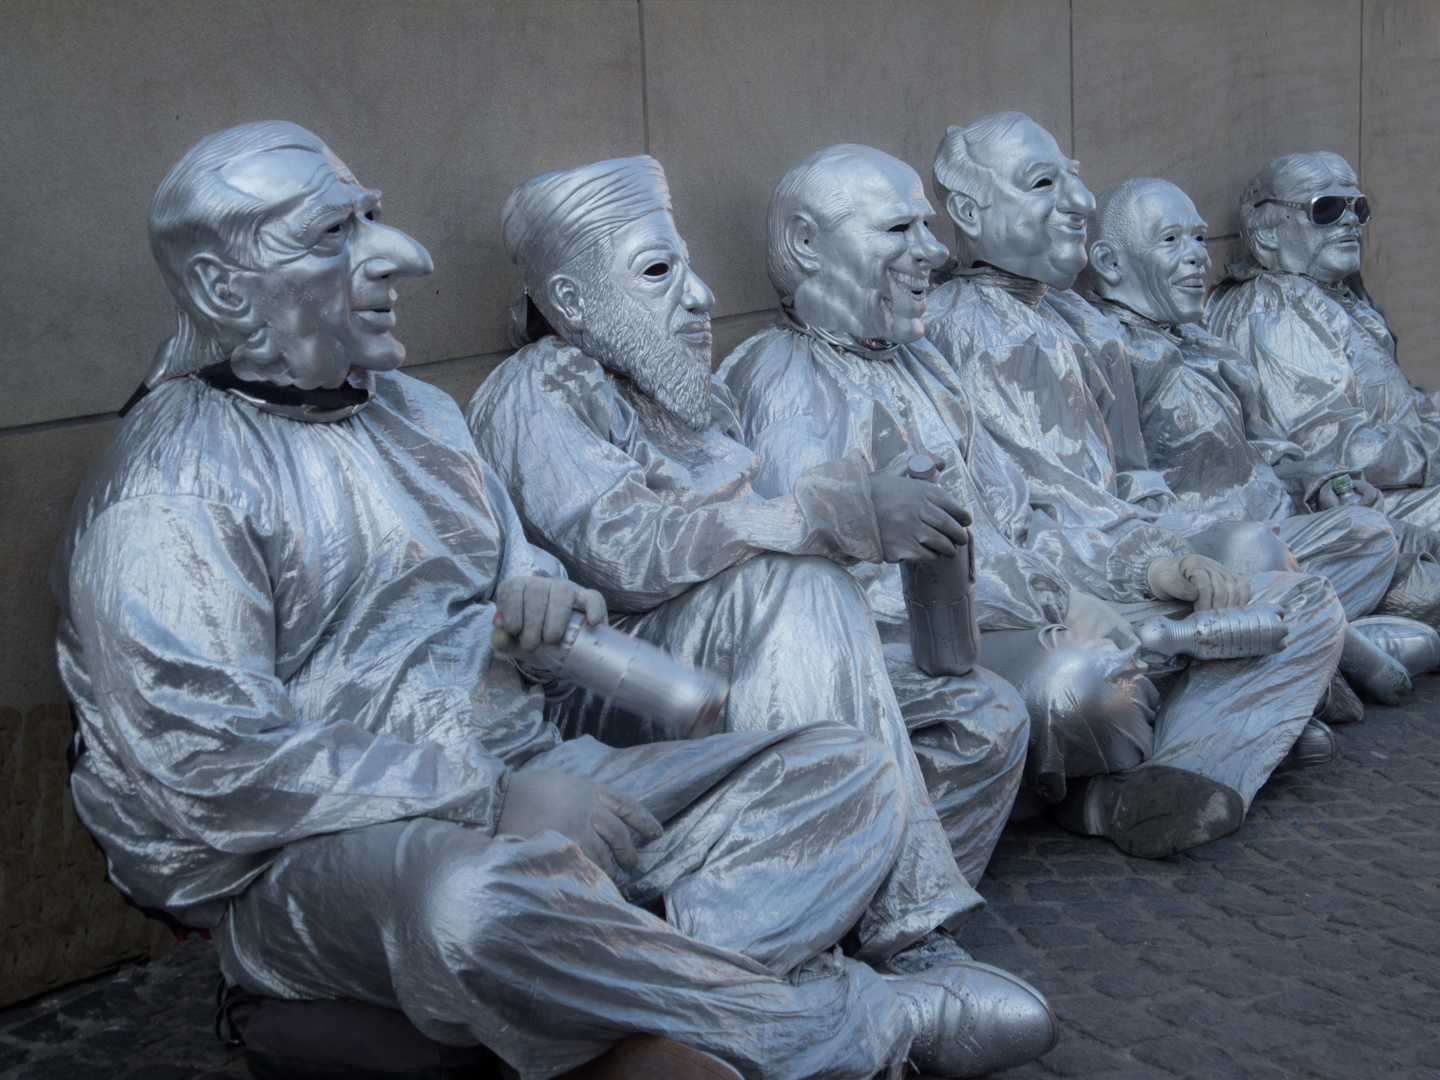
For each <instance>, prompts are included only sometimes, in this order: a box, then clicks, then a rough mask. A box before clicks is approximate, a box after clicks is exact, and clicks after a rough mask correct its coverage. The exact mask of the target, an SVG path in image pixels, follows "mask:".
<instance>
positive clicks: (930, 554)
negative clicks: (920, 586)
mask: <svg viewBox="0 0 1440 1080" xmlns="http://www.w3.org/2000/svg"><path fill="white" fill-rule="evenodd" d="M905 472H906V463H905V462H904V461H902V462H900V463H899V464H898V465H895V466H892V467H891V468H889V469H877V470H876V471H875V472H872V473H871V474H870V505H871V506H872V507H874V509H875V520H876V521H877V522H878V523H879V525H880V545H881V547H882V548H883V549H884V552H885V561H886V562H899V561H900V560H901V559H918V560H926V559H937V558H941V557H943V556H946V555H954V554H955V545H956V544H963V543H965V542H966V540H967V539H968V538H967V536H966V533H965V526H966V525H969V524H970V520H971V519H970V511H969V510H966V509H965V508H964V507H963V506H961V505H960V504H959V503H958V502H956V501H955V500H954V499H952V498H951V497H950V496H949V495H947V494H946V493H945V491H944V489H943V488H941V487H940V485H939V484H936V483H933V482H932V481H929V480H915V479H913V478H912V477H909V476H907V475H906V474H905Z"/></svg>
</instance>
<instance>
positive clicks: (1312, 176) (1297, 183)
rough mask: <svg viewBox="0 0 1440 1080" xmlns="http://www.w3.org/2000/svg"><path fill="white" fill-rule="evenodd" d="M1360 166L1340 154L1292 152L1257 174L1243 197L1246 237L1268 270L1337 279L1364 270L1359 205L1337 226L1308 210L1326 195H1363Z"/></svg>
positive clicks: (1242, 232)
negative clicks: (1317, 220)
mask: <svg viewBox="0 0 1440 1080" xmlns="http://www.w3.org/2000/svg"><path fill="white" fill-rule="evenodd" d="M1357 183H1358V180H1357V178H1356V175H1355V170H1354V169H1352V168H1351V167H1350V163H1349V162H1347V161H1346V160H1345V159H1344V158H1343V157H1341V156H1340V155H1339V154H1332V153H1330V152H1328V151H1323V150H1322V151H1318V152H1315V153H1310V154H1286V155H1285V156H1283V157H1278V158H1276V159H1275V160H1274V161H1272V162H1270V164H1268V165H1266V166H1265V168H1263V169H1261V170H1260V171H1259V172H1258V173H1256V174H1255V177H1254V179H1252V180H1251V181H1250V183H1248V184H1246V185H1245V190H1244V191H1243V192H1242V193H1241V195H1240V235H1241V236H1242V237H1243V238H1244V240H1245V244H1246V246H1247V247H1248V248H1249V249H1250V255H1251V256H1252V257H1253V258H1254V259H1255V261H1256V262H1258V263H1259V264H1260V265H1261V266H1263V267H1264V268H1265V269H1267V270H1274V271H1279V272H1281V273H1287V274H1304V275H1306V276H1307V277H1312V278H1314V279H1315V280H1317V281H1324V282H1335V281H1339V280H1341V279H1342V278H1344V277H1347V276H1348V275H1350V274H1354V273H1358V272H1359V270H1360V258H1361V236H1362V233H1363V227H1362V225H1361V223H1360V219H1359V218H1358V217H1356V216H1355V212H1354V210H1353V209H1347V210H1346V211H1345V213H1344V214H1343V215H1342V216H1341V217H1340V219H1339V220H1338V221H1336V222H1334V223H1333V224H1331V225H1316V224H1314V223H1313V222H1312V221H1311V220H1310V218H1309V217H1308V215H1307V214H1306V212H1305V210H1303V209H1301V208H1300V207H1299V206H1294V205H1290V206H1286V205H1283V204H1284V203H1292V204H1295V203H1298V204H1301V205H1304V204H1308V203H1309V202H1310V200H1312V199H1314V198H1316V197H1317V196H1320V195H1340V196H1343V197H1346V198H1349V199H1355V198H1358V197H1359V196H1360V189H1359V187H1357V186H1356V185H1357Z"/></svg>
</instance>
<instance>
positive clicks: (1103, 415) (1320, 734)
mask: <svg viewBox="0 0 1440 1080" xmlns="http://www.w3.org/2000/svg"><path fill="white" fill-rule="evenodd" d="M935 177H936V190H937V191H938V192H939V193H941V194H942V195H943V196H944V198H945V206H946V210H947V211H948V213H949V216H950V218H951V220H952V221H953V222H954V223H955V229H956V243H957V251H956V258H955V263H956V268H955V269H954V270H953V274H954V276H953V278H952V280H950V281H949V282H947V283H946V284H944V285H942V286H940V287H939V288H938V289H936V290H935V291H934V292H933V293H932V294H931V296H930V302H929V308H928V310H927V312H926V316H925V327H926V331H927V333H928V335H929V337H930V340H931V341H932V342H933V343H934V344H935V346H936V348H937V349H938V350H939V351H940V352H941V353H943V354H944V356H945V358H946V360H947V361H948V364H947V366H948V368H949V370H950V371H951V372H952V373H953V374H954V376H955V377H956V378H958V380H959V381H960V384H961V385H962V386H963V387H964V389H965V390H966V391H967V393H968V394H969V396H970V401H971V404H972V405H973V406H974V409H975V412H976V415H977V418H978V420H979V423H980V424H982V425H983V426H984V427H985V428H986V430H987V431H988V432H989V434H990V435H991V437H992V440H993V444H994V445H995V446H997V447H998V449H999V451H1000V453H999V459H998V460H997V461H995V462H984V463H979V464H976V463H974V462H972V467H975V468H976V471H977V473H978V479H979V481H980V488H981V490H982V491H983V492H985V493H986V494H989V493H990V492H991V490H992V488H993V486H994V485H993V484H992V483H991V481H990V479H989V475H988V473H989V471H990V470H1014V471H1016V472H1018V473H1019V475H1020V476H1021V477H1022V478H1023V481H1024V483H1025V485H1026V486H1027V488H1028V494H1027V502H1026V504H1024V505H1019V506H1014V507H1011V506H1003V505H998V504H993V503H992V505H991V510H992V512H993V513H995V514H997V515H998V516H1001V518H1002V520H1001V523H1000V524H1001V527H1002V529H1004V530H1005V532H1006V534H1007V535H1009V536H1010V537H1011V539H1013V540H1015V541H1016V542H1017V543H1020V544H1023V545H1024V546H1025V547H1027V548H1029V549H1032V550H1038V551H1044V552H1047V553H1049V554H1050V556H1051V557H1052V558H1053V560H1054V561H1055V563H1056V565H1057V566H1058V568H1059V569H1060V570H1061V572H1063V573H1064V574H1065V575H1066V577H1067V579H1068V580H1070V581H1071V582H1073V583H1075V584H1076V585H1078V586H1080V587H1082V588H1084V589H1086V590H1087V591H1090V592H1093V593H1094V594H1095V595H1097V596H1099V597H1100V598H1101V599H1102V600H1104V601H1107V602H1110V603H1113V604H1122V605H1130V606H1129V607H1128V608H1127V614H1128V615H1129V616H1130V617H1131V618H1132V619H1133V618H1135V617H1137V616H1139V615H1142V614H1144V613H1146V612H1147V610H1153V608H1154V607H1155V604H1156V602H1161V603H1164V604H1169V605H1171V607H1172V610H1173V609H1174V608H1175V607H1176V606H1179V607H1180V609H1181V610H1184V609H1185V607H1184V606H1185V605H1188V604H1189V603H1191V602H1193V603H1194V605H1195V607H1196V608H1197V609H1200V608H1211V607H1224V606H1227V605H1237V604H1239V605H1243V604H1245V603H1247V601H1253V602H1256V603H1271V604H1277V605H1279V606H1280V607H1282V608H1283V609H1284V611H1285V613H1286V625H1288V626H1289V628H1290V633H1289V638H1288V640H1287V643H1286V645H1285V648H1284V650H1283V651H1281V652H1278V653H1274V654H1272V655H1268V656H1260V657H1251V658H1244V659H1228V660H1210V661H1203V662H1199V661H1197V662H1194V663H1191V664H1189V665H1188V667H1186V668H1185V669H1184V670H1183V672H1170V673H1168V674H1167V673H1166V672H1165V671H1164V670H1163V669H1157V670H1156V672H1155V675H1156V677H1159V676H1161V675H1167V677H1166V679H1165V681H1166V682H1167V683H1168V688H1167V691H1166V693H1165V700H1164V702H1163V703H1162V705H1161V706H1160V710H1159V713H1158V716H1157V719H1156V724H1155V748H1154V753H1153V755H1152V756H1151V757H1150V758H1149V759H1148V760H1147V761H1146V763H1145V766H1144V767H1142V768H1140V769H1137V770H1135V771H1134V772H1131V773H1129V774H1128V775H1127V776H1126V777H1121V778H1109V777H1102V778H1098V779H1097V780H1095V781H1092V783H1091V784H1090V785H1089V790H1088V791H1085V792H1083V793H1082V794H1081V802H1080V803H1079V804H1078V805H1077V806H1075V807H1074V809H1075V811H1076V813H1075V814H1074V815H1072V816H1071V817H1069V818H1063V817H1062V823H1066V822H1067V821H1068V823H1069V824H1070V825H1071V826H1072V827H1074V828H1077V829H1080V830H1083V831H1103V823H1102V822H1101V821H1100V820H1098V818H1099V817H1101V816H1103V815H1097V814H1096V813H1095V809H1096V808H1097V807H1099V808H1103V807H1104V806H1105V805H1106V804H1107V802H1108V800H1110V799H1112V798H1113V797H1114V796H1113V794H1111V792H1113V791H1114V790H1115V789H1116V788H1118V789H1119V790H1120V791H1123V790H1124V788H1125V787H1126V786H1127V785H1128V784H1130V783H1134V782H1136V781H1137V780H1142V779H1143V778H1144V777H1145V776H1146V773H1147V772H1148V771H1149V770H1152V769H1154V768H1155V767H1157V766H1167V767H1169V768H1171V769H1179V770H1183V771H1185V772H1187V773H1192V774H1194V775H1196V776H1198V777H1203V778H1208V780H1209V782H1211V783H1213V784H1215V785H1216V786H1217V787H1221V788H1224V789H1225V790H1226V791H1228V792H1229V793H1230V794H1231V795H1232V796H1233V798H1234V801H1233V802H1232V803H1230V804H1229V805H1230V806H1231V807H1232V811H1233V812H1232V815H1231V816H1228V817H1227V816H1226V815H1223V814H1220V815H1216V817H1215V818H1214V819H1213V820H1215V821H1216V822H1217V824H1216V825H1215V828H1218V829H1226V830H1228V829H1233V828H1237V827H1238V826H1239V824H1240V820H1241V817H1242V815H1243V811H1244V809H1246V808H1248V806H1249V804H1250V800H1251V798H1252V797H1253V796H1254V794H1255V792H1256V790H1258V788H1259V787H1260V785H1261V784H1263V783H1264V782H1265V779H1266V778H1267V777H1268V776H1269V775H1270V773H1271V772H1272V771H1273V770H1274V769H1275V768H1276V767H1277V766H1278V765H1280V764H1281V763H1282V762H1284V761H1286V759H1287V755H1288V754H1290V753H1291V751H1292V749H1295V748H1296V747H1297V741H1298V752H1299V761H1300V762H1306V763H1308V762H1313V761H1316V760H1325V759H1326V758H1328V757H1329V756H1330V755H1331V754H1333V746H1334V744H1333V737H1332V736H1331V735H1330V734H1329V732H1328V731H1327V730H1325V729H1323V728H1322V727H1321V726H1320V725H1319V724H1312V723H1311V717H1312V715H1313V713H1314V711H1315V708H1316V706H1317V704H1319V703H1320V701H1321V697H1322V695H1323V694H1324V693H1325V691H1326V690H1327V688H1328V687H1329V685H1330V681H1331V676H1332V675H1333V673H1334V671H1335V666H1336V662H1337V661H1338V659H1339V656H1340V650H1341V643H1342V639H1343V636H1344V628H1345V617H1344V612H1343V610H1342V609H1341V607H1340V603H1339V601H1338V599H1337V598H1336V596H1335V592H1334V590H1333V589H1332V588H1331V586H1330V585H1329V583H1328V582H1326V581H1325V580H1324V579H1323V578H1319V577H1314V576H1310V575H1300V574H1295V573H1287V572H1279V571H1275V572H1267V573H1264V574H1260V575H1256V576H1252V577H1249V578H1248V579H1247V578H1246V577H1243V576H1241V575H1239V574H1237V573H1236V572H1234V571H1232V570H1229V569H1227V568H1226V567H1225V566H1223V565H1221V564H1220V563H1218V562H1217V561H1215V560H1213V559H1210V558H1207V557H1204V556H1202V555H1198V554H1196V553H1195V552H1194V549H1193V548H1192V546H1191V544H1190V543H1189V541H1188V540H1187V539H1186V537H1185V535H1184V532H1183V530H1186V529H1187V528H1188V527H1189V521H1188V519H1187V518H1185V517H1184V516H1183V515H1172V516H1171V518H1170V519H1169V520H1168V521H1167V520H1165V519H1163V518H1162V517H1161V514H1162V513H1163V511H1164V510H1165V509H1167V508H1168V507H1170V506H1172V505H1173V504H1174V502H1175V496H1174V494H1173V493H1172V492H1171V491H1170V489H1169V487H1168V486H1167V485H1166V483H1165V481H1164V478H1163V477H1161V476H1160V475H1159V474H1158V473H1156V472H1153V471H1151V470H1150V469H1149V468H1148V466H1147V465H1146V462H1145V459H1144V456H1143V442H1142V441H1141V440H1140V438H1139V433H1138V418H1137V417H1135V416H1134V415H1133V414H1134V411H1135V404H1134V391H1133V387H1131V386H1128V385H1124V384H1123V383H1119V382H1117V383H1116V385H1113V386H1112V385H1111V383H1110V380H1112V379H1113V380H1121V379H1124V378H1126V377H1127V370H1128V369H1127V367H1126V364H1127V363H1128V360H1127V359H1126V358H1125V356H1124V344H1123V340H1122V339H1121V332H1120V328H1119V327H1118V326H1116V327H1114V330H1113V332H1112V334H1111V337H1110V339H1109V340H1108V341H1107V343H1106V354H1101V353H1099V352H1097V350H1096V349H1094V348H1091V347H1089V346H1087V344H1086V343H1085V341H1084V340H1082V338H1081V337H1080V335H1078V334H1077V333H1076V332H1075V331H1074V330H1073V329H1072V328H1071V325H1070V323H1069V322H1068V321H1067V320H1069V319H1072V318H1077V317H1078V316H1076V315H1075V314H1074V313H1073V312H1072V311H1071V310H1070V309H1073V308H1076V307H1079V306H1083V307H1085V308H1087V309H1088V311H1089V314H1088V315H1087V316H1086V318H1093V319H1100V320H1104V319H1105V317H1104V316H1102V315H1101V314H1100V313H1099V312H1097V311H1095V310H1094V309H1093V308H1090V307H1089V305H1086V304H1085V302H1084V301H1083V300H1081V299H1080V298H1079V297H1078V296H1076V295H1075V294H1074V293H1073V292H1070V291H1069V287H1070V285H1071V284H1072V283H1073V281H1074V279H1075V276H1076V275H1077V274H1078V273H1079V271H1080V270H1082V269H1083V268H1084V266H1085V258H1086V256H1085V220H1086V218H1087V217H1088V216H1089V215H1090V214H1091V212H1093V210H1094V207H1095V203H1094V198H1093V196H1092V195H1091V194H1090V192H1089V191H1087V190H1086V189H1085V186H1084V185H1083V184H1082V183H1081V182H1080V179H1079V176H1078V175H1077V165H1076V163H1075V162H1074V161H1071V160H1070V159H1069V158H1067V157H1066V156H1065V155H1064V154H1062V153H1061V152H1060V149H1059V147H1058V146H1057V145H1056V143H1055V140H1054V138H1052V137H1051V135H1050V134H1049V133H1048V132H1047V131H1045V130H1044V129H1043V128H1041V127H1040V126H1039V125H1038V124H1036V123H1035V122H1034V121H1032V120H1031V119H1029V118H1028V117H1026V116H1024V115H1022V114H1020V113H1001V114H997V115H994V116H989V117H985V118H983V119H981V120H978V121H976V122H975V123H974V124H972V125H970V127H968V128H960V127H952V128H950V129H949V130H948V131H947V133H946V135H945V137H944V138H943V139H942V140H941V143H940V147H939V150H938V151H937V153H936V158H935ZM1097 333H1098V332H1097ZM1107 354H1108V355H1107ZM1127 395H1128V396H1127ZM1127 408H1128V411H1129V414H1130V415H1126V414H1125V410H1126V409H1127ZM1112 426H1113V427H1117V428H1120V429H1121V430H1126V431H1127V439H1126V441H1124V442H1120V441H1112V438H1111V431H1110V427H1112ZM1121 449H1124V450H1125V455H1124V457H1122V456H1121V455H1120V454H1119V453H1118V452H1117V451H1119V450H1121ZM1282 551H1283V549H1282ZM1302 733H1304V738H1303V739H1302ZM1290 760H1291V761H1292V762H1294V761H1296V759H1295V758H1292V759H1290Z"/></svg>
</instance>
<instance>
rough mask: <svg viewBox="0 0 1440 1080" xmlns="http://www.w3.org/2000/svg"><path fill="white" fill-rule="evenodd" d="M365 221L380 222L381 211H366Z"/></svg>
mask: <svg viewBox="0 0 1440 1080" xmlns="http://www.w3.org/2000/svg"><path fill="white" fill-rule="evenodd" d="M365 220H366V221H379V220H380V211H379V210H366V211H365Z"/></svg>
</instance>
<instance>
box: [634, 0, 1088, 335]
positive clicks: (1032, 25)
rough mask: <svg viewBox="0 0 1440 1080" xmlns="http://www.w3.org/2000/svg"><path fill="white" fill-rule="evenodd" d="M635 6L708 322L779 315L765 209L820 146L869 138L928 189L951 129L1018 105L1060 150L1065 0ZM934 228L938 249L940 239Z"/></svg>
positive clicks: (944, 235) (651, 2) (655, 135)
mask: <svg viewBox="0 0 1440 1080" xmlns="http://www.w3.org/2000/svg"><path fill="white" fill-rule="evenodd" d="M642 10H643V15H644V19H645V70H646V78H647V88H648V94H647V99H648V115H649V131H650V151H651V153H653V154H654V155H655V156H656V157H658V158H659V159H660V161H661V163H662V164H664V166H665V170H666V173H667V175H668V176H669V177H670V186H671V188H672V190H673V192H674V196H675V216H676V220H677V222H678V224H679V226H680V232H681V234H682V235H684V236H685V238H686V240H687V241H688V242H689V245H690V254H691V257H692V261H693V263H694V265H695V268H696V270H697V272H698V273H699V274H700V275H701V277H703V278H704V279H705V280H706V282H707V283H708V284H709V285H710V287H711V288H712V289H713V290H714V291H715V295H716V298H717V301H718V304H717V307H716V314H717V315H734V314H739V313H745V312H752V311H759V310H763V309H768V308H771V307H773V306H774V304H775V294H774V291H773V290H772V289H771V287H770V282H769V279H768V278H767V277H766V275H765V208H766V206H767V205H768V203H769V201H770V192H771V191H772V190H773V189H774V187H775V184H776V183H777V182H778V181H779V179H780V177H781V176H782V175H783V174H784V172H785V170H786V169H788V168H789V167H790V166H791V165H793V164H794V163H795V162H797V161H799V160H800V159H801V158H803V157H805V156H806V155H807V154H809V153H812V152H813V151H815V150H819V149H822V148H823V147H826V146H829V145H831V144H832V143H837V142H860V143H868V144H869V145H872V146H876V147H879V148H880V149H881V150H885V151H886V152H888V153H891V154H894V155H896V156H897V157H899V158H902V159H903V160H905V161H908V162H909V163H910V164H911V165H913V166H915V168H916V169H917V170H919V172H920V174H921V175H922V176H924V177H925V178H926V182H927V186H928V183H929V174H930V162H931V160H932V159H933V158H934V154H935V147H936V145H937V144H938V143H939V142H940V136H941V135H943V134H944V131H945V127H946V125H948V124H957V123H968V122H969V121H971V120H973V119H975V118H977V117H979V116H982V115H984V114H986V113H989V112H994V111H996V110H999V109H1023V110H1024V111H1026V112H1028V113H1029V114H1030V115H1032V116H1034V117H1035V118H1036V119H1037V120H1038V121H1040V122H1041V123H1043V124H1046V125H1047V126H1051V127H1053V128H1054V129H1055V130H1056V131H1057V133H1060V134H1061V136H1062V142H1064V143H1067V144H1068V141H1069V140H1068V133H1069V122H1070V103H1069V91H1070V71H1069V50H1070V38H1069V15H1068V10H1069V9H1068V5H1067V3H1066V2H1065V0H1031V2H1026V0H1005V2H991V0H961V2H947V0H896V2H893V3H885V4H878V3H864V2H828V0H827V2H815V3H807V4H772V3H764V2H751V0H743V2H742V0H736V2H732V3H725V4H696V3H687V2H683V0H679V2H670V0H667V2H656V0H644V3H643V5H642ZM937 209H940V208H939V207H938V205H937ZM941 212H942V213H943V210H941ZM937 231H938V234H939V235H940V238H941V239H942V240H945V241H946V242H947V243H948V242H949V240H950V236H951V231H950V229H949V228H944V229H939V230H937Z"/></svg>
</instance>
